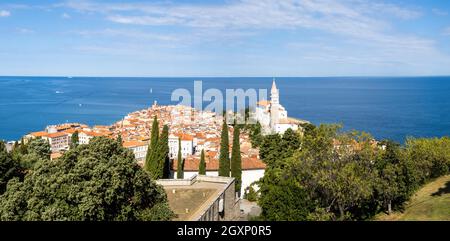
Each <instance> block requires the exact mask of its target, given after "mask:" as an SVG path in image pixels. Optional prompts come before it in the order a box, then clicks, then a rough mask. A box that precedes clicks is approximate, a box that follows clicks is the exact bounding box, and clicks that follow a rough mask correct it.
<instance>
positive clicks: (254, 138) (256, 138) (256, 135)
mask: <svg viewBox="0 0 450 241" xmlns="http://www.w3.org/2000/svg"><path fill="white" fill-rule="evenodd" d="M249 126H250V128H249V129H250V135H249V136H250V142H251V144H252V147H253V148H256V147H259V146H260V145H261V142H262V139H263V136H262V133H261V124H260V123H259V122H257V123H256V124H254V125H249Z"/></svg>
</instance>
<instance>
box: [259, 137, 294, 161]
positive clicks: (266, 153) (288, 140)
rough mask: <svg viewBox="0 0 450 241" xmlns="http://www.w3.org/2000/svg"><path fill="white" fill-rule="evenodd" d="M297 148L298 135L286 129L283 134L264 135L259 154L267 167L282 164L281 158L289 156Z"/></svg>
mask: <svg viewBox="0 0 450 241" xmlns="http://www.w3.org/2000/svg"><path fill="white" fill-rule="evenodd" d="M299 148H300V135H299V134H298V133H297V132H294V131H293V130H292V129H288V130H286V132H285V133H284V135H283V136H280V135H279V134H273V135H267V136H264V137H263V139H262V142H261V145H260V150H259V155H260V156H261V159H262V160H263V161H264V163H266V164H267V165H268V166H269V167H275V166H277V165H283V162H282V160H283V159H285V158H288V157H291V156H292V155H293V153H294V151H296V150H298V149H299Z"/></svg>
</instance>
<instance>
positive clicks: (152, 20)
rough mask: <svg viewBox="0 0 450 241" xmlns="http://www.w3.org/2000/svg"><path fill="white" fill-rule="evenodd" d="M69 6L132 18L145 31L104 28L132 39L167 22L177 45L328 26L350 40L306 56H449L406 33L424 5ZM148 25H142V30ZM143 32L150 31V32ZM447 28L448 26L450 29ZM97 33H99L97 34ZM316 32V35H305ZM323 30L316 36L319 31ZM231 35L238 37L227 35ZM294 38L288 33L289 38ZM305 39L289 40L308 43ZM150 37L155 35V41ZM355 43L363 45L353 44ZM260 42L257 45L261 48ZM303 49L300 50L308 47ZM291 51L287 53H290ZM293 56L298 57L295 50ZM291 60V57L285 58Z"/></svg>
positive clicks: (247, 0)
mask: <svg viewBox="0 0 450 241" xmlns="http://www.w3.org/2000/svg"><path fill="white" fill-rule="evenodd" d="M65 7H69V8H72V9H74V10H75V11H80V12H82V13H90V14H91V13H98V14H101V15H102V16H103V17H104V18H105V19H107V20H109V21H111V22H113V23H117V24H118V25H127V26H132V25H135V26H136V28H138V29H141V30H142V32H140V31H137V32H130V31H126V32H124V31H123V30H120V31H119V32H117V30H111V29H110V30H108V31H106V32H103V33H102V34H109V35H110V36H118V35H120V36H125V37H132V38H135V39H139V38H143V39H156V40H161V41H164V40H162V39H161V38H160V37H161V36H160V35H159V34H156V35H155V34H154V33H150V32H149V31H152V30H151V29H152V28H148V27H144V28H141V27H140V26H168V27H175V28H174V29H176V31H178V30H180V29H182V30H183V31H182V33H178V32H175V33H174V34H173V35H171V36H165V37H169V41H167V42H170V41H173V43H174V45H178V46H180V45H186V44H191V43H204V42H205V41H209V42H211V43H214V42H215V41H217V40H218V41H220V42H221V43H222V44H228V43H233V44H236V43H237V42H238V41H237V40H238V39H240V38H241V39H246V38H249V37H254V36H256V35H258V34H261V37H264V34H265V33H270V34H273V33H271V32H272V31H280V30H281V31H284V33H286V32H289V33H295V32H297V33H300V32H301V31H304V30H306V31H311V32H313V33H314V34H316V33H325V34H327V35H326V37H325V38H326V39H327V40H330V39H332V38H333V37H329V35H328V34H331V35H334V36H336V37H337V38H336V39H341V40H343V41H345V42H346V45H345V46H339V45H336V46H334V45H333V43H332V42H333V41H328V42H326V43H324V44H322V46H324V47H323V48H310V50H308V55H301V56H302V57H303V58H304V59H307V58H309V59H317V61H319V60H320V59H322V60H324V61H325V60H326V59H328V60H330V61H336V62H341V63H343V62H347V63H350V64H354V63H364V64H366V65H367V66H370V64H374V65H380V66H382V65H389V66H395V64H403V65H405V66H420V64H421V63H424V59H427V58H429V59H434V60H437V59H438V60H439V61H441V62H446V63H448V62H449V58H448V56H446V55H445V54H443V53H442V52H441V51H439V50H438V49H437V47H436V43H435V41H434V40H432V39H426V38H423V37H419V36H416V35H415V34H414V33H411V34H408V33H401V32H398V30H397V29H396V23H395V21H396V20H398V19H401V20H405V21H408V20H412V19H416V18H419V17H421V16H422V15H423V14H422V12H421V10H420V8H417V7H414V6H413V7H408V6H405V5H398V4H391V3H385V2H382V1H375V0H374V1H372V0H370V1H369V0H334V1H328V0H290V1H281V0H280V1H279V0H231V1H226V2H225V3H221V4H218V3H215V4H173V3H167V2H166V3H160V4H154V3H128V4H111V3H109V4H104V3H100V2H94V1H69V2H67V3H66V4H65ZM144 29H145V30H144ZM145 32H146V33H145ZM448 32H449V34H450V30H448ZM97 34H98V33H97ZM308 36H311V35H308ZM315 36H319V35H315ZM227 39H232V40H233V41H226V40H227ZM289 41H291V40H289ZM295 41H297V42H302V40H301V39H298V40H295V39H294V40H292V43H284V44H287V45H289V44H291V45H292V46H295V45H296V44H300V45H301V44H309V43H311V42H314V41H310V42H308V41H307V40H306V41H303V42H302V43H297V42H295ZM152 43H153V42H152ZM248 43H252V44H250V45H247V46H248V47H249V48H252V49H253V50H256V51H253V52H257V51H262V52H263V51H264V50H262V49H264V47H261V46H258V43H255V42H254V41H253V42H252V41H250V42H248ZM353 46H357V47H358V48H359V50H358V51H352V50H353V48H354V47H353ZM258 48H259V50H257V49H258ZM304 51H305V49H302V51H300V52H296V53H297V54H302V53H304ZM286 57H287V58H289V57H288V56H286ZM291 59H293V60H295V59H297V58H296V57H293V56H291ZM286 61H287V60H286ZM294 62H295V61H294Z"/></svg>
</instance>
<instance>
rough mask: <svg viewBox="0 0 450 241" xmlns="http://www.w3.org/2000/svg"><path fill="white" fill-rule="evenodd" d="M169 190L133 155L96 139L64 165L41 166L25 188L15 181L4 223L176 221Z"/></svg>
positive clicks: (2, 211) (1, 210)
mask: <svg viewBox="0 0 450 241" xmlns="http://www.w3.org/2000/svg"><path fill="white" fill-rule="evenodd" d="M173 216H174V214H173V212H172V211H171V210H170V209H169V207H168V205H167V197H166V194H165V192H164V190H163V188H162V187H161V186H159V185H157V184H156V183H155V182H154V181H152V179H151V177H150V175H149V174H148V173H147V172H145V171H144V170H142V168H140V167H139V166H138V165H137V164H136V163H135V160H134V155H133V153H132V152H131V151H129V150H127V149H125V148H123V147H121V146H120V145H119V143H118V142H117V141H115V140H110V139H108V138H104V137H96V138H93V139H92V140H91V142H90V144H88V145H82V146H78V147H77V148H75V149H72V150H69V151H68V152H66V153H65V154H64V155H63V156H62V157H61V158H60V159H58V161H55V162H50V161H47V162H39V163H38V164H37V165H36V167H35V169H34V170H33V172H30V173H29V174H27V175H26V176H25V178H24V181H23V182H20V181H19V180H18V179H12V180H11V181H10V182H9V183H8V187H7V190H6V192H5V193H4V194H3V195H2V197H1V198H0V219H1V220H5V221H8V220H24V221H27V220H34V221H40V220H44V221H56V220H67V221H82V220H86V221H89V220H92V221H108V220H117V221H127V220H130V221H132V220H170V219H171V218H173Z"/></svg>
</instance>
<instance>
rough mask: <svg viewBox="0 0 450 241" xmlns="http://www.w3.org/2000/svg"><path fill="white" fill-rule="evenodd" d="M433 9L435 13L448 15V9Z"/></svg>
mask: <svg viewBox="0 0 450 241" xmlns="http://www.w3.org/2000/svg"><path fill="white" fill-rule="evenodd" d="M431 11H432V12H433V13H434V14H435V15H438V16H447V15H448V12H447V11H445V10H442V9H438V8H433V9H432V10H431Z"/></svg>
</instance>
